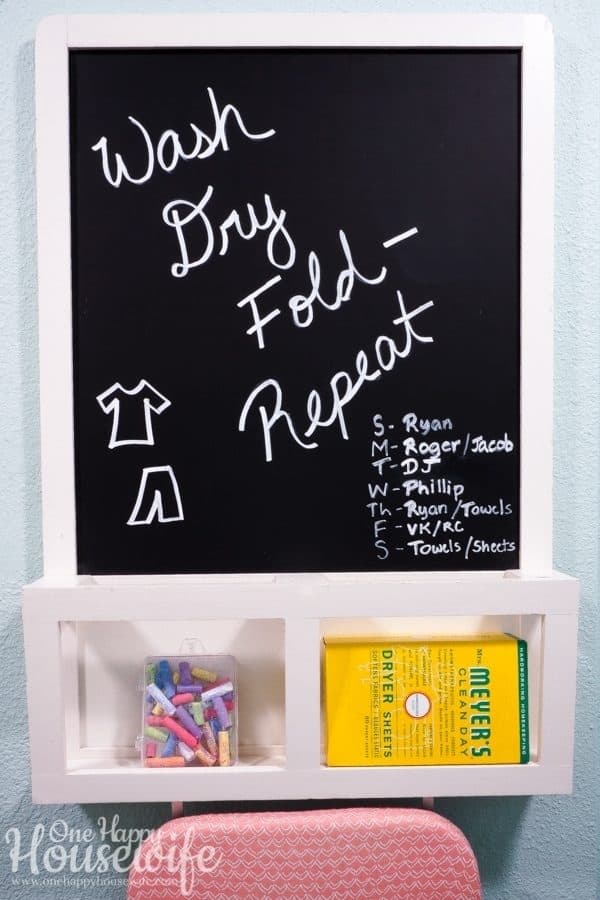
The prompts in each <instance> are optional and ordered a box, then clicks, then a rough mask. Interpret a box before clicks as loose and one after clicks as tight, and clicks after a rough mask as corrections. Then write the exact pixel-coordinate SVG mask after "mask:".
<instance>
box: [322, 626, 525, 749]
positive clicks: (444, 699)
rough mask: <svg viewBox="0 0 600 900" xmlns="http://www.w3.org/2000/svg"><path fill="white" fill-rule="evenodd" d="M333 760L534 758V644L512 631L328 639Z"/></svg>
mask: <svg viewBox="0 0 600 900" xmlns="http://www.w3.org/2000/svg"><path fill="white" fill-rule="evenodd" d="M324 644H325V711H326V725H327V749H326V761H327V765H330V766H408V765H414V766H417V765H452V764H456V765H465V764H473V763H476V764H479V763H484V764H491V763H526V762H528V761H529V721H528V696H527V644H526V642H525V641H522V640H519V639H517V638H515V637H512V636H511V635H507V634H485V635H471V636H466V637H452V638H448V637H444V638H442V637H435V638H418V639H411V638H409V639H404V638H399V637H394V638H389V637H372V638H364V637H360V638H357V637H348V638H341V637H332V638H325V639H324Z"/></svg>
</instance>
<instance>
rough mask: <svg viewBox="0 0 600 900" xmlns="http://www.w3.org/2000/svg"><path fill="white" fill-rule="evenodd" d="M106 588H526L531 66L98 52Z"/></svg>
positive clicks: (89, 62) (87, 377)
mask: <svg viewBox="0 0 600 900" xmlns="http://www.w3.org/2000/svg"><path fill="white" fill-rule="evenodd" d="M70 91H71V107H70V108H71V173H72V177H71V188H72V265H73V326H74V332H73V334H74V337H73V349H74V373H73V377H74V404H75V457H76V505H77V509H76V515H77V552H78V567H79V571H80V572H81V573H96V574H109V573H131V574H133V573H150V572H156V573H163V572H164V573H177V572H198V573H202V572H269V571H273V572H286V571H347V570H350V571H361V570H362V571H386V570H450V569H508V568H515V567H518V565H519V495H520V481H519V462H520V460H519V434H520V418H519V405H520V349H519V348H520V333H519V318H520V262H519V254H520V145H521V136H520V103H521V101H520V97H521V60H520V54H519V52H518V51H514V52H513V51H497V50H481V51H475V50H473V51H463V50H460V51H458V50H448V51H438V50H435V51H434V50H431V51H430V50H414V51H409V50H392V49H390V50H386V49H376V50H363V49H344V50H339V49H337V50H328V49H318V50H317V49H315V50H312V49H311V50H308V49H298V50H296V49H280V50H278V49H260V50H239V49H236V50H229V49H222V50H151V51H141V50H94V51H88V50H75V51H72V52H71V56H70Z"/></svg>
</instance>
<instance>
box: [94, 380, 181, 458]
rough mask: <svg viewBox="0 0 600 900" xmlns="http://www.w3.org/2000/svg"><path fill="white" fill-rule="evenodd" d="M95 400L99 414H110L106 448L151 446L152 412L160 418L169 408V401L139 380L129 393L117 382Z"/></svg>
mask: <svg viewBox="0 0 600 900" xmlns="http://www.w3.org/2000/svg"><path fill="white" fill-rule="evenodd" d="M96 400H97V401H98V403H99V404H100V408H101V409H102V412H103V413H106V415H108V414H109V413H112V417H113V420H112V430H111V433H110V441H109V442H108V446H109V449H110V450H112V449H113V448H114V447H124V446H126V445H127V444H145V445H147V446H148V445H149V446H153V445H154V434H153V431H152V413H156V415H158V416H159V415H160V414H161V413H162V412H164V411H165V409H167V407H169V406H170V405H171V401H170V400H167V398H166V397H163V395H162V394H161V393H160V392H159V391H157V390H156V388H154V387H152V385H151V384H149V383H148V382H147V381H146V380H145V379H142V380H141V381H140V382H139V384H137V385H136V386H135V387H134V388H132V389H131V390H129V391H128V390H127V389H126V388H124V387H123V385H121V384H119V382H118V381H117V382H116V383H115V384H113V385H111V386H110V387H109V388H107V390H105V391H104V392H103V393H102V394H98V396H97V397H96Z"/></svg>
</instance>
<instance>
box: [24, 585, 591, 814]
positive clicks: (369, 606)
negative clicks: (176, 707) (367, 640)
mask: <svg viewBox="0 0 600 900" xmlns="http://www.w3.org/2000/svg"><path fill="white" fill-rule="evenodd" d="M577 603H578V583H577V582H576V581H575V580H573V579H571V578H569V577H567V576H564V575H561V574H559V573H556V572H551V573H548V574H547V575H527V574H522V573H506V574H502V573H498V574H494V573H469V574H463V573H454V574H453V573H449V574H446V575H430V574H422V575H412V576H407V575H404V574H398V575H389V574H388V575H385V576H378V575H366V574H361V575H357V576H353V575H305V574H302V575H282V576H248V577H246V576H242V575H240V576H219V577H211V576H194V577H192V576H181V577H180V576H170V577H169V578H168V579H165V578H161V577H152V576H147V577H133V578H90V577H87V576H79V577H68V578H62V579H58V578H45V579H42V580H40V581H38V582H36V583H35V584H33V585H31V586H29V587H27V588H25V591H24V598H23V614H24V625H25V649H26V662H27V685H28V703H29V721H30V733H31V757H32V789H33V799H34V801H36V802H41V803H75V802H77V803H83V802H85V803H94V802H140V801H174V800H190V801H192V800H195V801H199V800H211V801H215V800H229V801H231V800H259V799H265V800H272V799H301V798H309V797H310V798H350V797H394V796H398V797H418V796H475V795H503V794H541V793H567V792H569V791H570V790H571V782H572V758H573V727H574V709H575V668H576V637H577ZM365 610H368V613H369V614H368V617H367V616H365ZM489 630H507V631H511V632H512V633H515V634H517V635H518V636H520V637H523V638H525V639H526V640H527V642H528V648H529V695H530V732H531V748H532V759H533V762H531V763H529V764H528V765H496V766H493V765H471V766H406V767H381V768H350V767H348V768H331V767H327V766H324V765H323V764H322V760H323V757H322V726H321V703H320V691H321V682H320V662H321V646H322V637H323V636H324V635H326V634H334V633H338V634H340V633H341V634H348V633H352V632H354V633H361V632H362V633H365V632H368V633H387V634H392V633H405V634H406V633H434V632H440V633H448V634H452V633H465V632H472V633H476V632H478V631H479V632H480V631H489ZM198 636H200V637H202V639H203V640H204V642H205V649H206V650H207V651H212V650H226V651H229V652H232V653H234V655H235V656H236V657H237V659H238V663H239V674H240V678H239V683H240V722H239V740H240V762H239V763H238V765H236V766H234V767H232V768H228V769H219V770H216V769H212V770H210V771H203V770H202V769H198V768H193V769H184V770H171V771H160V770H148V769H144V768H142V767H141V765H140V764H139V760H138V758H137V756H136V754H135V751H134V750H133V744H134V741H135V737H136V727H137V723H138V722H139V716H140V712H139V707H140V702H141V701H140V694H139V691H138V690H137V689H136V688H137V682H138V679H139V677H140V673H141V669H142V664H143V659H144V657H145V656H146V655H153V654H165V655H168V654H170V653H176V652H178V651H179V650H180V648H181V642H182V641H183V640H184V639H186V638H190V637H198ZM49 698H51V699H50V700H49ZM55 698H58V700H55Z"/></svg>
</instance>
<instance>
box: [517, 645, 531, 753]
mask: <svg viewBox="0 0 600 900" xmlns="http://www.w3.org/2000/svg"><path fill="white" fill-rule="evenodd" d="M517 666H518V676H519V747H520V749H521V762H522V763H528V762H529V688H528V686H529V681H528V678H527V641H521V640H518V641H517Z"/></svg>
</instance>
